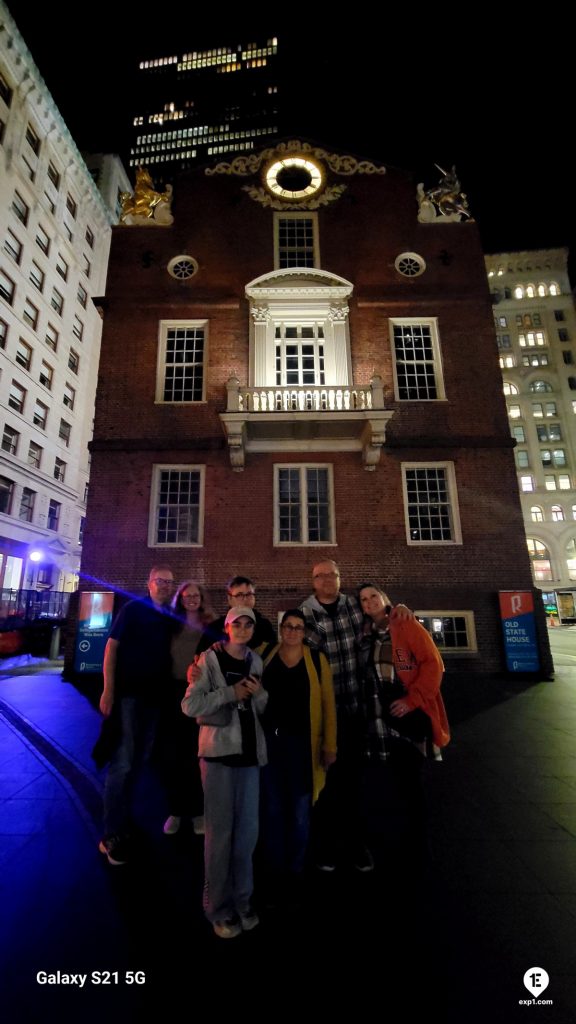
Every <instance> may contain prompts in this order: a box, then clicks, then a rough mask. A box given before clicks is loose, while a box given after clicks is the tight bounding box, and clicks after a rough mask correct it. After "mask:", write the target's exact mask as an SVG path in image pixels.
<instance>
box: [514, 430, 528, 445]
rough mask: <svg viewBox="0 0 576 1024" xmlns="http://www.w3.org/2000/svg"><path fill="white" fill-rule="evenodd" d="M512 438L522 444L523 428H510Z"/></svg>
mask: <svg viewBox="0 0 576 1024" xmlns="http://www.w3.org/2000/svg"><path fill="white" fill-rule="evenodd" d="M511 433H512V437H513V438H515V439H516V441H518V442H519V443H520V444H524V442H525V440H526V436H525V434H524V427H512V431H511Z"/></svg>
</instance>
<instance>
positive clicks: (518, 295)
mask: <svg viewBox="0 0 576 1024" xmlns="http://www.w3.org/2000/svg"><path fill="white" fill-rule="evenodd" d="M514 298H515V299H523V298H524V289H523V288H522V286H521V285H517V286H516V288H515V289H514Z"/></svg>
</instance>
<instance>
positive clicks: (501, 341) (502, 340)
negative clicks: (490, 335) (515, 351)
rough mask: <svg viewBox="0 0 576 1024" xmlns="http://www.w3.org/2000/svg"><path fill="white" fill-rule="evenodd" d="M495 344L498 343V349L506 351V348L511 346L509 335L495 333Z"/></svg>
mask: <svg viewBox="0 0 576 1024" xmlns="http://www.w3.org/2000/svg"><path fill="white" fill-rule="evenodd" d="M496 344H497V345H498V348H499V349H500V351H506V350H507V349H510V348H512V344H511V342H510V335H509V334H497V335H496Z"/></svg>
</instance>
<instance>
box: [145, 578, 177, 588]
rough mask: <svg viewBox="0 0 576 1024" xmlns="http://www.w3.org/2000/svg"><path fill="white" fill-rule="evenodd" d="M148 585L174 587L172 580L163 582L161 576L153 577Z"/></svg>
mask: <svg viewBox="0 0 576 1024" xmlns="http://www.w3.org/2000/svg"><path fill="white" fill-rule="evenodd" d="M150 583H157V584H158V586H161V587H162V586H163V587H173V586H174V580H163V579H162V577H161V576H155V577H154V579H153V580H150Z"/></svg>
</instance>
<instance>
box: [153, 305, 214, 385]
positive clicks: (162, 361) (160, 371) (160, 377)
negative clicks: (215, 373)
mask: <svg viewBox="0 0 576 1024" xmlns="http://www.w3.org/2000/svg"><path fill="white" fill-rule="evenodd" d="M170 330H203V331H204V348H203V354H202V397H201V398H192V399H189V400H188V399H187V400H185V401H179V400H178V399H169V398H168V399H166V398H164V388H165V385H166V367H167V363H166V354H167V353H166V349H167V342H168V331H170ZM184 365H190V366H192V365H195V364H192V363H189V364H184ZM207 367H208V320H161V321H160V323H159V325H158V363H157V369H156V404H159V405H198V404H199V403H200V402H205V401H206V370H207Z"/></svg>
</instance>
